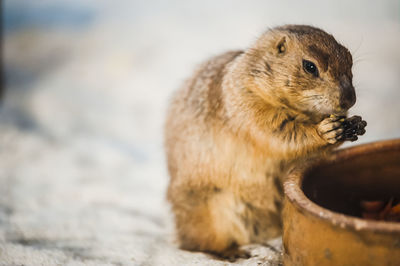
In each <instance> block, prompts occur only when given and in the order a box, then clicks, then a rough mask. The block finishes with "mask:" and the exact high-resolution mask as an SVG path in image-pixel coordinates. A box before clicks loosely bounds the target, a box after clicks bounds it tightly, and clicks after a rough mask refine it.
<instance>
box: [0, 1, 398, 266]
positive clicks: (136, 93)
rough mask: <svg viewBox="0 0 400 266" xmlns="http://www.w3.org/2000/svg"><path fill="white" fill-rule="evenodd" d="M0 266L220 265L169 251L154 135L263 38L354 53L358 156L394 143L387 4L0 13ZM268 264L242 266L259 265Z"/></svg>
mask: <svg viewBox="0 0 400 266" xmlns="http://www.w3.org/2000/svg"><path fill="white" fill-rule="evenodd" d="M2 4H3V6H2V9H3V10H2V12H3V16H2V18H3V71H4V73H5V88H6V92H5V95H4V97H3V103H2V106H1V109H0V162H1V167H0V265H10V264H25V265H38V264H40V263H43V264H44V265H54V264H55V263H56V262H57V263H58V262H60V263H61V264H68V263H70V264H72V265H76V264H84V265H90V264H92V265H103V264H104V265H110V264H111V265H112V264H116V265H121V264H122V265H125V264H133V265H178V264H185V265H190V264H194V263H196V262H197V263H200V264H210V263H214V264H220V263H222V262H218V261H214V260H212V261H208V260H209V259H210V258H209V257H208V256H206V255H203V254H192V253H188V252H184V251H180V250H178V249H177V248H176V247H175V246H174V244H173V242H171V241H170V238H171V234H172V231H171V229H170V224H171V221H170V217H169V216H168V213H169V212H168V205H167V204H166V202H165V189H166V185H167V182H168V176H167V172H166V167H165V162H164V154H163V144H162V131H163V129H162V128H163V121H164V116H165V110H166V106H167V104H168V99H169V97H170V95H171V92H172V91H173V90H175V89H176V88H178V87H179V86H180V84H181V83H182V82H183V80H184V79H185V78H187V77H188V76H189V75H190V74H191V72H192V70H193V69H194V68H195V66H196V65H197V64H198V63H200V62H201V61H203V60H205V59H206V58H208V57H210V56H212V55H216V54H218V53H221V52H223V51H226V50H229V49H238V48H243V49H244V48H246V47H247V46H248V45H249V44H250V43H251V42H253V41H254V40H255V39H256V38H257V36H259V34H260V33H262V32H263V31H264V30H266V29H267V28H268V27H273V26H277V25H281V24H286V23H291V24H293V23H296V24H311V25H314V26H318V27H321V28H322V29H324V30H326V31H328V32H330V33H332V34H333V35H334V36H335V37H336V39H337V40H338V41H339V42H341V43H342V44H343V45H345V46H346V47H348V48H349V50H350V51H351V52H352V53H353V58H354V61H355V65H354V67H353V71H354V84H355V85H356V91H357V96H358V99H357V103H356V105H355V106H354V107H353V108H352V109H351V113H352V114H358V115H361V116H362V117H363V118H364V119H365V120H366V121H367V122H368V127H367V133H366V135H365V136H362V137H361V138H360V140H359V141H357V142H356V143H353V144H351V145H355V144H358V143H364V142H370V141H375V140H382V139H389V138H398V137H400V117H399V116H400V104H399V103H398V101H399V98H400V85H399V84H400V49H399V48H400V1H398V0H385V1H372V0H356V1H345V0H340V1H311V0H307V1H288V0H284V1H265V0H264V1H261V0H260V1H256V0H252V1H239V0H235V1H228V0H220V1H212V0H203V1H194V0H189V1H177V0H170V1H161V0H151V1H106V0H87V1H80V0H58V1H54V0H41V1H30V0H6V1H3V3H2ZM271 260H272V259H271V258H270V257H268V256H264V257H263V258H261V257H259V258H258V259H254V260H249V261H247V262H242V263H250V265H251V263H256V262H260V261H261V262H263V263H267V262H268V261H271Z"/></svg>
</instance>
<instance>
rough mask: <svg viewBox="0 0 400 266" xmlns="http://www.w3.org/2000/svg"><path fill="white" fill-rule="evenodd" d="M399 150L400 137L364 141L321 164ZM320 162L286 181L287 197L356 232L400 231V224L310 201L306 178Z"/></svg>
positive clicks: (310, 213) (311, 212) (308, 212)
mask: <svg viewBox="0 0 400 266" xmlns="http://www.w3.org/2000/svg"><path fill="white" fill-rule="evenodd" d="M394 150H400V139H393V140H386V141H378V142H373V143H367V144H362V145H358V146H354V147H350V148H345V149H341V150H338V151H336V152H335V153H334V154H333V155H332V156H331V157H330V158H329V160H328V162H326V161H325V162H322V164H334V163H335V162H337V161H342V160H346V159H349V158H354V157H356V156H358V155H362V154H365V153H381V152H385V151H394ZM318 165H321V162H320V161H319V162H318V161H317V162H314V163H312V164H309V165H307V166H303V167H300V168H297V169H295V170H294V171H293V172H291V173H290V174H289V176H288V178H287V180H285V182H284V191H285V195H286V197H287V199H288V200H289V201H290V202H291V203H292V204H293V206H295V207H296V208H297V209H298V210H299V211H300V212H302V213H304V214H305V215H307V216H313V217H316V218H318V219H321V220H324V221H327V222H328V223H330V224H332V225H333V226H337V227H341V228H348V229H353V230H356V231H372V232H380V233H400V223H398V222H386V221H371V220H365V219H361V218H357V217H353V216H349V215H345V214H341V213H338V212H334V211H331V210H328V209H326V208H323V207H321V206H319V205H317V204H316V203H314V202H312V201H311V200H309V199H308V198H307V197H306V195H305V194H304V192H303V191H302V189H301V183H302V181H303V177H304V176H305V175H306V174H307V173H308V172H309V171H310V170H311V169H313V168H314V167H315V166H318Z"/></svg>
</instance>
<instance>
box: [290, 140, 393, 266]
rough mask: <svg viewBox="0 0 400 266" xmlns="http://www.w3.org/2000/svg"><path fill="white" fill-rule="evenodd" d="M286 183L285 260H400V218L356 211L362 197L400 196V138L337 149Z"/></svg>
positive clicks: (319, 262) (321, 262)
mask: <svg viewBox="0 0 400 266" xmlns="http://www.w3.org/2000/svg"><path fill="white" fill-rule="evenodd" d="M284 188H285V204H284V210H283V221H284V226H283V246H284V264H285V265H296V266H298V265H307V266H310V265H318V266H322V265H334V266H343V265H363V266H366V265H374V266H375V265H379V266H381V265H400V223H398V222H384V221H374V220H366V219H362V218H358V217H357V216H360V214H361V210H362V209H361V207H360V201H361V200H382V199H387V198H389V197H391V196H392V197H395V198H397V199H400V139H397V140H390V141H382V142H376V143H371V144H365V145H360V146H356V147H352V148H348V149H343V150H339V151H337V152H336V153H334V154H333V155H332V156H331V157H330V158H327V159H325V160H323V161H319V162H314V163H312V164H309V165H308V166H304V167H303V168H302V169H297V170H295V171H294V172H293V173H291V174H290V176H289V178H288V180H287V181H286V182H285V183H284Z"/></svg>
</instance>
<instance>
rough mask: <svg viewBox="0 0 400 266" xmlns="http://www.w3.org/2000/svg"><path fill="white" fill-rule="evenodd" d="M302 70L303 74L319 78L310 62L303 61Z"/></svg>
mask: <svg viewBox="0 0 400 266" xmlns="http://www.w3.org/2000/svg"><path fill="white" fill-rule="evenodd" d="M303 69H304V71H305V72H307V73H309V74H311V75H313V76H314V77H318V76H319V73H318V68H317V66H316V65H315V64H314V63H313V62H311V61H308V60H305V59H303Z"/></svg>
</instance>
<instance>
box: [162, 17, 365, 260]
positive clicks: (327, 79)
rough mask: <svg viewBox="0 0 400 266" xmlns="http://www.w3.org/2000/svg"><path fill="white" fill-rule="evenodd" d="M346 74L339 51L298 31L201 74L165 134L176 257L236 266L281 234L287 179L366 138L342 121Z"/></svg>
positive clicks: (348, 99)
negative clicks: (211, 258) (307, 163)
mask: <svg viewBox="0 0 400 266" xmlns="http://www.w3.org/2000/svg"><path fill="white" fill-rule="evenodd" d="M351 68H352V56H351V54H350V52H349V51H348V50H347V49H346V48H345V47H344V46H342V45H340V44H339V43H338V42H337V41H336V40H335V39H334V37H333V36H332V35H330V34H327V33H326V32H324V31H323V30H321V29H318V28H315V27H311V26H306V25H286V26H281V27H276V28H273V29H270V30H268V31H266V32H265V33H264V34H262V35H261V37H260V38H259V39H258V40H257V41H256V42H255V43H254V44H253V45H251V46H250V48H248V49H246V50H244V51H233V52H227V53H224V54H222V55H219V56H216V57H214V58H211V59H210V60H208V61H207V62H205V63H203V64H202V65H201V66H200V67H199V69H198V70H197V71H196V72H195V73H194V75H193V76H192V77H191V78H190V79H189V80H188V81H187V82H186V83H185V84H184V86H183V87H182V88H181V89H180V90H178V91H177V92H176V93H175V95H174V97H173V100H172V102H171V105H170V108H169V111H168V116H167V121H166V127H165V145H166V153H167V162H168V170H169V174H170V183H169V187H168V195H167V197H168V200H169V201H170V202H171V204H172V210H173V213H174V215H175V224H176V230H177V236H178V240H179V243H180V246H181V248H183V249H187V250H196V251H205V252H210V253H214V254H217V255H219V256H222V257H224V258H236V257H243V256H247V255H248V254H246V253H245V252H244V251H242V250H241V249H240V246H241V245H245V244H248V243H262V242H264V241H266V240H268V239H270V238H272V237H276V236H279V235H280V234H281V216H280V212H281V208H282V196H283V195H282V194H283V191H282V179H283V178H284V176H285V173H286V172H287V171H288V170H289V169H290V168H291V167H293V166H294V165H296V164H298V163H301V162H302V161H304V160H306V159H309V158H311V157H313V156H318V155H323V154H325V153H326V152H329V151H330V150H332V149H333V148H335V147H337V146H339V145H340V144H341V143H343V141H345V140H352V141H354V140H356V139H357V135H362V134H364V133H365V129H364V127H365V126H366V122H365V121H362V120H361V118H360V117H359V116H355V117H351V118H346V116H347V110H348V109H349V108H350V107H351V106H353V105H354V103H355V101H356V94H355V90H354V87H353V85H352V77H353V75H352V71H351Z"/></svg>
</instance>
